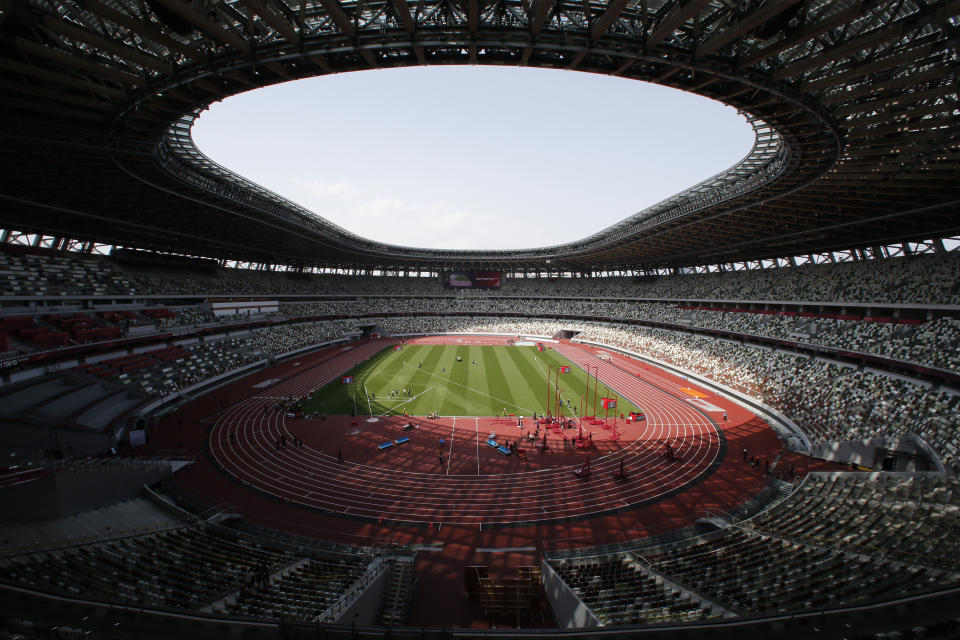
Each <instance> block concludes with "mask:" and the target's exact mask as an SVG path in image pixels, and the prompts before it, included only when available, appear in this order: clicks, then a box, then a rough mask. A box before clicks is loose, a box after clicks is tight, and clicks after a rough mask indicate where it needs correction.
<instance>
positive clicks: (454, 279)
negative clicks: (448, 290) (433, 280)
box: [447, 271, 473, 287]
mask: <svg viewBox="0 0 960 640" xmlns="http://www.w3.org/2000/svg"><path fill="white" fill-rule="evenodd" d="M447 284H448V285H449V286H451V287H472V286H473V274H472V273H471V272H469V271H451V272H450V273H448V274H447Z"/></svg>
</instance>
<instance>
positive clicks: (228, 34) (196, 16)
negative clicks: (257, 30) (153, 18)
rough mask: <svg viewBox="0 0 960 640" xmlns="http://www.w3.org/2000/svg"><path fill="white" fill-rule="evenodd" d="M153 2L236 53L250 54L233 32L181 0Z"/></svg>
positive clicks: (156, 0) (248, 48)
mask: <svg viewBox="0 0 960 640" xmlns="http://www.w3.org/2000/svg"><path fill="white" fill-rule="evenodd" d="M154 2H159V3H160V4H162V5H163V6H165V7H166V8H167V9H169V10H170V11H172V12H174V13H175V14H177V15H178V16H180V17H181V18H183V19H184V20H186V21H187V22H189V23H190V24H192V25H193V26H195V27H196V28H197V29H199V30H201V31H203V32H204V33H206V34H207V35H209V36H210V37H211V38H213V39H215V40H219V41H220V42H222V43H223V44H226V45H228V46H231V47H233V48H234V49H236V50H237V51H241V52H243V53H250V43H249V42H247V41H246V40H244V39H243V38H242V37H240V36H239V35H237V34H236V33H234V32H233V31H229V30H227V29H224V28H223V27H221V26H220V25H219V24H217V22H215V21H214V20H211V19H210V18H208V17H207V16H206V15H204V14H203V13H202V12H200V11H199V10H198V9H197V8H196V7H195V6H194V5H190V4H187V3H185V2H183V0H154Z"/></svg>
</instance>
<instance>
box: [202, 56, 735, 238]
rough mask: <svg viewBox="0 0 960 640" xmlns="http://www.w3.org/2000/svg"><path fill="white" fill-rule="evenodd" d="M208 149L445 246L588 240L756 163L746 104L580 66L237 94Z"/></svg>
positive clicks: (377, 228) (207, 136)
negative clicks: (751, 158)
mask: <svg viewBox="0 0 960 640" xmlns="http://www.w3.org/2000/svg"><path fill="white" fill-rule="evenodd" d="M193 136H194V142H195V144H196V145H197V147H198V148H199V149H200V150H201V151H202V152H203V153H204V154H206V155H207V156H208V157H210V158H211V159H213V160H214V161H216V162H218V163H219V164H221V165H223V166H225V167H227V168H228V169H230V170H231V171H234V172H236V173H239V174H240V175H242V176H244V177H245V178H247V179H249V180H252V181H253V182H256V183H257V184H260V185H261V186H264V187H266V188H268V189H270V190H271V191H274V192H276V193H278V194H280V195H282V196H284V197H285V198H288V199H289V200H292V201H294V202H296V203H298V204H300V205H301V206H303V207H305V208H307V209H309V210H310V211H313V212H314V213H316V214H318V215H320V216H323V217H324V218H326V219H328V220H330V221H332V222H334V223H336V224H337V225H339V226H341V227H343V228H345V229H347V230H349V231H351V232H353V233H356V234H358V235H360V236H363V237H366V238H369V239H372V240H378V241H381V242H387V243H390V244H396V245H404V246H414V247H428V248H435V249H518V248H533V247H543V246H551V245H556V244H563V243H567V242H573V241H575V240H578V239H580V238H583V237H585V236H587V235H590V234H592V233H596V232H598V231H601V230H602V229H604V228H606V227H608V226H610V225H612V224H614V223H616V222H619V221H620V220H623V219H624V218H626V217H628V216H630V215H633V214H634V213H637V212H638V211H641V210H643V209H644V208H646V207H648V206H650V205H653V204H655V203H657V202H659V201H660V200H663V199H665V198H668V197H670V196H672V195H674V194H676V193H677V192H679V191H682V190H683V189H685V188H687V187H690V186H692V185H694V184H696V183H698V182H700V181H701V180H704V179H706V178H709V177H710V176H712V175H714V174H716V173H719V172H721V171H723V170H725V169H727V168H729V167H730V166H732V165H734V164H735V163H736V162H738V161H739V160H740V159H741V158H743V157H744V156H745V155H746V154H747V153H748V152H749V151H750V148H751V147H752V145H753V131H752V129H751V128H750V126H749V125H748V124H747V122H746V120H745V118H744V117H743V116H741V115H739V114H737V112H736V110H735V109H733V108H732V107H728V106H725V105H723V104H721V103H719V102H714V101H711V100H708V99H706V98H701V97H699V96H695V95H692V94H688V93H684V92H681V91H677V90H674V89H669V88H666V87H659V86H656V85H651V84H647V83H641V82H637V81H634V80H626V79H623V78H614V77H609V76H601V75H594V74H586V73H581V72H574V71H560V70H547V69H531V68H524V69H521V68H514V67H481V66H457V67H453V66H443V67H412V68H403V69H385V70H375V71H362V72H354V73H346V74H339V75H332V76H324V77H320V78H312V79H309V80H299V81H295V82H288V83H284V84H280V85H275V86H272V87H267V88H264V89H257V90H255V91H250V92H247V93H243V94H239V95H236V96H233V97H230V98H228V99H226V100H224V101H223V102H219V103H216V104H214V105H212V106H211V107H210V109H209V110H208V111H206V112H204V114H203V115H202V116H201V117H200V118H199V120H198V121H197V123H196V124H195V126H194V129H193Z"/></svg>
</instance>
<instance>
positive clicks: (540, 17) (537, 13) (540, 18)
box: [470, 0, 557, 40]
mask: <svg viewBox="0 0 960 640" xmlns="http://www.w3.org/2000/svg"><path fill="white" fill-rule="evenodd" d="M470 1H471V2H476V0H470ZM556 3H557V0H534V3H533V7H531V9H530V37H531V38H533V39H534V40H536V38H537V35H539V33H540V29H542V28H543V23H544V22H546V21H547V14H548V13H550V10H551V9H553V5H555V4H556Z"/></svg>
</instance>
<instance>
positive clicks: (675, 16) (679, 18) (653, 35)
mask: <svg viewBox="0 0 960 640" xmlns="http://www.w3.org/2000/svg"><path fill="white" fill-rule="evenodd" d="M708 4H710V0H687V1H686V2H684V3H682V4H680V3H678V4H676V5H674V7H673V8H672V9H670V11H669V12H667V15H665V16H664V17H663V19H662V20H660V22H658V23H657V24H656V26H654V27H653V31H651V32H650V36H649V37H647V48H648V49H652V48H654V47H655V46H657V45H658V44H660V43H661V42H663V41H664V40H666V39H667V37H668V36H669V35H670V34H671V33H673V32H674V31H676V29H677V27H679V26H680V25H682V24H683V23H684V22H686V21H687V20H689V19H690V18H692V17H693V16H695V15H697V14H698V13H700V12H701V11H703V8H704V7H706V6H707V5H708Z"/></svg>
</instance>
